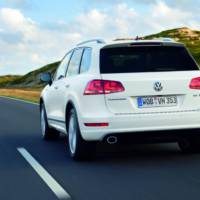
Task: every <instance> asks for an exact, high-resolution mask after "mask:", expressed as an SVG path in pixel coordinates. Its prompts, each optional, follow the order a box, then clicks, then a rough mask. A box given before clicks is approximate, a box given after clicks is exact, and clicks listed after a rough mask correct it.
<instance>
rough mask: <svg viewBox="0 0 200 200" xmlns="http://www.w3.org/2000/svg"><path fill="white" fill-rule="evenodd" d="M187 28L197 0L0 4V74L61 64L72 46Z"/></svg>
mask: <svg viewBox="0 0 200 200" xmlns="http://www.w3.org/2000/svg"><path fill="white" fill-rule="evenodd" d="M177 27H189V28H191V29H195V30H200V0H195V1H194V0H124V1H122V0H79V1H78V0H73V1H71V0H70V1H69V0H57V1H53V0H0V75H6V74H26V73H28V72H30V71H32V70H35V69H37V68H40V67H41V66H43V65H46V64H48V63H51V62H55V61H58V60H61V59H62V57H63V56H64V54H65V53H66V52H67V51H68V50H70V48H73V45H75V44H77V43H79V42H81V41H84V40H88V39H92V38H103V39H108V40H110V39H115V38H118V37H135V36H137V35H139V36H144V35H148V34H152V33H157V32H160V31H163V30H166V29H172V28H177Z"/></svg>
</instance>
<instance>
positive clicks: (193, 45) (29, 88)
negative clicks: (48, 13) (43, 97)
mask: <svg viewBox="0 0 200 200" xmlns="http://www.w3.org/2000/svg"><path fill="white" fill-rule="evenodd" d="M161 37H169V38H173V39H174V40H176V41H177V42H182V43H184V44H185V45H186V47H187V48H188V49H189V51H190V52H191V54H192V55H193V56H194V58H195V60H196V61H197V63H198V64H199V66H200V31H195V30H191V29H189V28H186V27H183V28H178V29H172V30H166V31H163V32H160V33H158V34H154V35H149V36H146V37H144V38H145V39H153V38H161ZM59 63H60V62H55V63H51V64H48V65H46V66H44V67H42V68H40V69H38V70H35V71H32V72H30V73H28V74H26V75H24V76H12V75H8V76H0V96H8V97H14V98H19V99H23V100H29V101H32V102H38V101H39V96H40V92H41V90H42V88H43V87H44V86H45V85H44V84H43V83H41V81H40V74H41V73H44V72H50V73H52V74H54V73H55V71H56V68H57V66H58V65H59Z"/></svg>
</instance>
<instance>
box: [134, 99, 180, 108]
mask: <svg viewBox="0 0 200 200" xmlns="http://www.w3.org/2000/svg"><path fill="white" fill-rule="evenodd" d="M177 102H178V100H177V96H148V97H138V98H137V103H138V108H152V107H170V106H177Z"/></svg>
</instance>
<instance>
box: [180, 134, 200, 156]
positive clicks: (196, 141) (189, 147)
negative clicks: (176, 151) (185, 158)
mask: <svg viewBox="0 0 200 200" xmlns="http://www.w3.org/2000/svg"><path fill="white" fill-rule="evenodd" d="M178 144H179V147H180V149H181V151H182V152H183V153H200V137H194V138H189V139H183V140H181V141H179V142H178Z"/></svg>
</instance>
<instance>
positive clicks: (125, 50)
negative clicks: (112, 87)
mask: <svg viewBox="0 0 200 200" xmlns="http://www.w3.org/2000/svg"><path fill="white" fill-rule="evenodd" d="M198 69H199V68H198V66H197V64H196V63H195V61H194V60H193V58H192V57H191V56H190V54H189V53H188V51H187V50H186V48H185V47H182V46H146V47H145V46H140V47H117V48H116V47H115V48H105V49H102V50H101V54H100V71H101V73H105V74H108V73H131V72H133V73H134V72H160V71H189V70H198Z"/></svg>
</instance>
